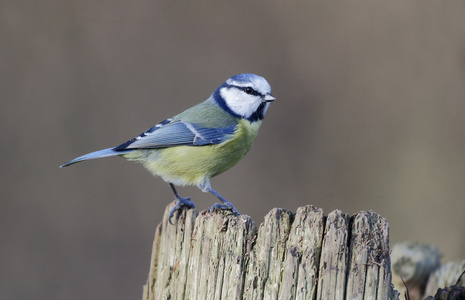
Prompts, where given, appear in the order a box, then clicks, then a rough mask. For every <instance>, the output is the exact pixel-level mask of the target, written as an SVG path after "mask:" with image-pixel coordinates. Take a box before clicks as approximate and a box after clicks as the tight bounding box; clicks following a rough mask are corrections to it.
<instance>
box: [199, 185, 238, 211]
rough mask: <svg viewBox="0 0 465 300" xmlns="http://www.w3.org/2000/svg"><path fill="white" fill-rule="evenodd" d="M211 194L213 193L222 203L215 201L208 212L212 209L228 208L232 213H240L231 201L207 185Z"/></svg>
mask: <svg viewBox="0 0 465 300" xmlns="http://www.w3.org/2000/svg"><path fill="white" fill-rule="evenodd" d="M207 190H208V191H209V192H210V193H211V194H213V195H215V196H216V197H217V198H218V199H220V201H221V202H223V204H220V203H215V204H213V206H212V207H211V208H210V212H211V213H212V212H213V211H215V210H217V209H221V210H225V209H226V210H230V211H232V212H233V213H234V214H236V215H240V213H239V212H238V211H237V209H235V208H234V206H233V205H232V203H231V202H229V201H228V200H226V199H225V198H224V197H223V196H221V195H220V194H219V193H218V192H217V191H215V190H214V189H212V188H211V187H209V188H208V189H207Z"/></svg>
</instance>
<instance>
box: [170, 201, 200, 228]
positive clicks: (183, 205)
mask: <svg viewBox="0 0 465 300" xmlns="http://www.w3.org/2000/svg"><path fill="white" fill-rule="evenodd" d="M190 199H191V198H190V197H186V198H183V197H180V196H179V197H178V198H177V199H176V205H175V206H174V207H173V208H172V209H171V210H170V214H169V216H168V222H170V224H171V225H174V224H173V222H171V219H172V218H173V216H174V213H175V212H176V211H178V210H181V209H195V204H194V202H193V201H190Z"/></svg>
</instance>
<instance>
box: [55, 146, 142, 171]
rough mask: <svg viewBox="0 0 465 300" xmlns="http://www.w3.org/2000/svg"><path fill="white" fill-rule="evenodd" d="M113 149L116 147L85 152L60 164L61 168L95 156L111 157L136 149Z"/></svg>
mask: <svg viewBox="0 0 465 300" xmlns="http://www.w3.org/2000/svg"><path fill="white" fill-rule="evenodd" d="M113 149H114V148H108V149H103V150H99V151H95V152H91V153H87V154H85V155H82V156H79V157H76V158H75V159H72V160H70V161H68V162H65V163H64V164H62V165H61V166H60V168H64V167H67V166H69V165H72V164H75V163H78V162H80V161H84V160H89V159H95V158H102V157H109V156H117V155H123V154H126V153H129V152H132V151H134V149H131V150H118V151H115V150H113Z"/></svg>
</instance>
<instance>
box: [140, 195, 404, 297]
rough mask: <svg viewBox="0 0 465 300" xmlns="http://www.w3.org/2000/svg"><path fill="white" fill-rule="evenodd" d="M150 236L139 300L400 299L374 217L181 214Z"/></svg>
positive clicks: (315, 212)
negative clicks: (149, 255) (256, 220)
mask: <svg viewBox="0 0 465 300" xmlns="http://www.w3.org/2000/svg"><path fill="white" fill-rule="evenodd" d="M173 205H174V203H172V204H171V205H169V206H168V207H167V208H166V210H165V214H164V217H163V222H162V223H160V224H159V225H158V227H157V229H156V233H155V241H154V244H153V251H152V258H151V263H150V272H149V278H148V281H147V284H146V285H145V286H144V290H143V300H153V299H202V300H203V299H325V300H326V299H398V297H399V296H398V293H397V292H396V291H395V290H394V289H393V287H392V284H391V277H392V276H391V269H390V258H389V227H388V223H387V222H386V220H385V219H384V218H382V217H380V216H379V215H377V214H376V213H374V212H372V211H370V212H365V211H362V212H359V213H357V214H355V215H354V216H352V217H349V216H348V215H347V214H343V213H342V212H341V211H339V210H336V211H333V212H331V213H330V214H329V215H328V216H327V217H325V216H324V215H323V210H322V209H320V208H316V207H314V206H311V205H307V206H304V207H299V208H298V209H297V212H296V213H295V214H294V213H292V212H290V211H288V210H285V209H279V208H275V209H273V210H271V211H270V212H269V213H268V215H267V216H266V217H265V220H264V222H263V223H262V224H261V225H260V227H259V228H258V230H257V227H256V226H255V223H254V222H253V221H252V219H251V218H250V217H248V216H244V215H242V216H226V215H223V214H220V213H214V214H210V213H209V212H208V211H203V212H201V213H200V214H199V213H198V212H197V211H194V210H188V211H183V212H181V213H180V214H179V215H178V216H177V217H178V220H177V223H176V224H175V225H170V224H169V223H168V212H169V211H170V209H171V208H172V207H173Z"/></svg>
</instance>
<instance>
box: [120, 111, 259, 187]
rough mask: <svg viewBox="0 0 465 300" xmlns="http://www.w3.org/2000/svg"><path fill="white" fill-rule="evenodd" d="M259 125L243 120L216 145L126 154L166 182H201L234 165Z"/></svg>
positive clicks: (250, 141)
mask: <svg viewBox="0 0 465 300" xmlns="http://www.w3.org/2000/svg"><path fill="white" fill-rule="evenodd" d="M260 125H261V121H257V122H254V123H250V122H249V121H246V120H240V121H239V123H238V125H237V130H236V131H235V132H234V134H233V135H231V138H230V139H228V140H226V141H225V142H223V143H221V144H217V145H208V146H176V147H170V148H164V149H147V150H138V151H135V152H132V153H130V154H128V155H125V157H126V158H127V159H129V160H134V161H138V162H141V163H142V164H143V165H144V166H145V167H146V168H147V169H148V170H149V171H151V172H152V173H153V174H155V175H158V176H161V177H162V178H163V179H164V180H165V181H167V182H172V183H174V184H176V185H198V184H202V183H204V182H205V180H208V179H210V178H211V177H213V176H216V175H218V174H220V173H222V172H224V171H226V170H227V169H229V168H231V167H232V166H234V165H235V164H236V163H237V162H238V161H239V160H240V159H241V158H242V157H243V156H244V155H245V154H246V153H247V152H248V151H249V150H250V148H251V147H252V144H253V142H254V141H255V138H256V137H257V134H258V129H259V128H260Z"/></svg>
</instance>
